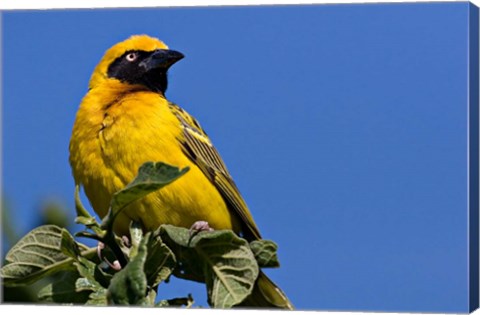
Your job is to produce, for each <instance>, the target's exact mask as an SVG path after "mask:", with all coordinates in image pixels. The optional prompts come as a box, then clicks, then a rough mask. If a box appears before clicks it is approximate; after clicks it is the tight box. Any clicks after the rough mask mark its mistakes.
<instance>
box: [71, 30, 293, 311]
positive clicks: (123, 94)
mask: <svg viewBox="0 0 480 315" xmlns="http://www.w3.org/2000/svg"><path fill="white" fill-rule="evenodd" d="M183 57H184V56H183V54H181V53H180V52H177V51H174V50H170V49H168V47H167V45H165V44H164V43H163V42H162V41H160V40H158V39H156V38H152V37H149V36H147V35H134V36H132V37H130V38H128V39H127V40H125V41H123V42H120V43H118V44H116V45H114V46H113V47H111V48H110V49H109V50H107V52H106V53H105V55H104V56H103V58H102V59H101V61H100V63H99V64H98V65H97V66H96V68H95V70H94V72H93V74H92V77H91V79H90V83H89V90H88V93H87V94H86V95H85V97H84V98H83V100H82V102H81V104H80V107H79V109H78V112H77V115H76V119H75V123H74V126H73V131H72V137H71V140H70V165H71V167H72V171H73V176H74V178H75V183H76V184H80V185H83V187H84V191H85V194H86V195H87V197H88V199H89V201H90V203H91V205H92V207H93V209H94V210H95V212H97V213H98V215H99V216H100V217H104V216H105V215H106V213H107V211H108V208H109V204H110V200H111V198H112V196H113V194H114V193H115V192H117V191H118V190H120V189H122V188H124V187H125V186H126V185H127V184H128V183H129V182H130V181H132V180H133V178H134V177H135V176H136V174H137V171H138V168H139V166H140V165H142V164H143V163H145V162H147V161H161V162H165V163H167V164H170V165H175V166H178V167H180V168H183V167H186V166H188V167H189V168H190V170H189V171H188V172H187V173H186V174H185V175H184V176H182V177H180V178H179V179H178V180H176V181H174V182H173V183H171V184H170V185H168V186H166V187H164V188H162V189H161V190H159V191H157V192H154V193H151V194H149V195H147V196H146V197H144V198H142V199H140V200H139V201H137V202H135V203H133V204H132V205H130V206H129V207H127V208H126V209H125V210H124V211H123V212H122V213H121V214H120V215H119V216H118V218H117V219H116V221H115V225H114V230H115V232H116V233H118V234H119V235H127V234H128V227H129V224H130V222H131V221H132V220H136V221H140V222H141V223H142V224H143V226H144V228H145V229H146V230H155V229H156V228H158V227H159V226H160V225H161V224H172V225H176V226H182V227H186V228H189V227H191V226H192V225H193V224H194V223H196V222H199V221H206V222H208V224H209V226H210V227H211V228H213V229H217V230H223V229H229V230H233V231H235V232H236V233H238V234H240V235H242V236H243V237H244V238H246V239H247V240H254V239H260V238H261V236H260V232H259V230H258V228H257V226H256V224H255V222H254V220H253V217H252V215H251V214H250V211H249V209H248V207H247V205H246V203H245V201H244V200H243V198H242V196H241V195H240V192H239V190H238V188H237V187H236V185H235V183H234V181H233V179H232V177H231V176H230V174H229V172H228V171H227V168H226V166H225V164H224V162H223V161H222V159H221V157H220V155H219V154H218V152H217V150H216V149H215V147H214V146H213V145H212V143H211V141H210V139H209V138H208V136H207V134H206V133H205V132H204V131H203V129H202V127H201V126H200V124H199V123H198V122H197V121H196V120H195V119H194V118H193V117H192V116H190V115H189V114H188V113H187V112H186V111H185V110H183V109H182V108H180V107H179V106H177V105H175V104H173V103H171V102H169V101H168V100H167V99H166V98H165V90H166V89H167V71H168V69H169V68H170V66H171V65H173V64H174V63H175V62H177V61H178V60H180V59H182V58H183ZM248 299H249V302H250V303H251V304H252V305H254V306H258V307H280V308H287V309H292V308H293V307H292V305H291V303H290V302H289V300H288V298H287V297H286V296H285V294H284V293H283V292H282V291H281V290H280V289H279V288H278V287H277V286H276V285H275V284H274V283H273V282H272V281H271V280H270V279H269V278H268V277H267V276H266V275H265V274H264V273H262V272H261V273H260V276H259V278H258V280H257V283H256V285H255V287H254V291H253V293H252V295H251V296H250V297H249V298H248Z"/></svg>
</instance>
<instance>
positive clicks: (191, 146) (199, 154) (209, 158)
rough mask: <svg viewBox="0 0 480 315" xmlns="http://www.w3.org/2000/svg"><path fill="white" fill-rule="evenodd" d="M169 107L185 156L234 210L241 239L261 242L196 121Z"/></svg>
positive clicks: (228, 178)
mask: <svg viewBox="0 0 480 315" xmlns="http://www.w3.org/2000/svg"><path fill="white" fill-rule="evenodd" d="M169 105H170V109H171V110H172V112H173V113H174V114H175V116H176V117H177V118H178V120H179V121H180V123H181V126H182V128H183V137H182V138H181V139H179V141H180V143H181V145H182V148H183V151H184V152H185V154H186V155H187V156H188V157H189V158H190V159H191V160H192V161H193V162H194V163H195V164H196V165H197V166H198V167H199V168H200V169H201V170H202V171H203V173H204V174H205V175H206V176H207V177H208V178H209V179H210V181H211V182H212V183H213V184H214V185H215V187H216V188H217V189H218V191H219V192H220V194H221V195H222V197H223V198H224V200H225V202H226V203H227V206H228V207H229V209H231V210H233V211H234V212H235V213H236V214H237V215H238V217H239V218H240V219H241V221H242V226H243V228H242V232H243V236H244V237H245V238H247V239H260V238H261V236H260V232H259V231H258V228H257V226H256V224H255V222H254V221H253V217H252V215H251V214H250V211H249V210H248V207H247V205H246V203H245V201H244V200H243V198H242V196H241V195H240V192H239V191H238V188H237V186H236V185H235V183H234V181H233V179H232V177H231V176H230V174H229V173H228V170H227V167H226V166H225V164H224V162H223V160H222V158H221V157H220V155H219V154H218V151H217V150H216V149H215V147H214V146H213V145H212V143H211V141H210V139H209V138H208V136H207V134H206V133H205V131H203V129H202V127H201V126H200V124H199V123H198V122H197V121H196V120H195V118H193V117H192V116H190V114H188V113H187V112H186V111H185V110H183V109H182V108H181V107H179V106H178V105H176V104H173V103H169Z"/></svg>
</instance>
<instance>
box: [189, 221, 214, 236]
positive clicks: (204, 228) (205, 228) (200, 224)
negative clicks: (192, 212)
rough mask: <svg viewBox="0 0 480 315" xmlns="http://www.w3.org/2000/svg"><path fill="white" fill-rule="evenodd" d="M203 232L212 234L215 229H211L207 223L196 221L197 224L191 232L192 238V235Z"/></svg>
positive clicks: (192, 227) (194, 224) (193, 225)
mask: <svg viewBox="0 0 480 315" xmlns="http://www.w3.org/2000/svg"><path fill="white" fill-rule="evenodd" d="M202 231H208V232H211V231H213V229H212V228H211V227H210V225H208V222H207V221H196V222H195V223H193V224H192V226H191V227H190V230H189V232H190V236H192V234H194V233H195V234H196V233H198V232H202Z"/></svg>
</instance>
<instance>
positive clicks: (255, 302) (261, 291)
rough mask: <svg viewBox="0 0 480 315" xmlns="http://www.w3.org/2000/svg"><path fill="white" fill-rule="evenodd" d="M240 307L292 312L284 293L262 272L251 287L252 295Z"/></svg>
mask: <svg viewBox="0 0 480 315" xmlns="http://www.w3.org/2000/svg"><path fill="white" fill-rule="evenodd" d="M239 306H240V307H242V306H243V307H247V306H248V307H253V308H263V307H266V308H283V309H289V310H293V305H292V303H290V301H289V300H288V298H287V296H286V295H285V293H283V291H282V290H280V288H279V287H277V285H276V284H275V283H273V281H272V280H270V278H268V277H267V275H266V274H264V273H263V272H262V271H260V274H259V276H258V279H257V281H256V283H255V286H254V287H253V291H252V294H250V296H248V297H247V298H246V299H245V301H244V302H242V304H240V305H239Z"/></svg>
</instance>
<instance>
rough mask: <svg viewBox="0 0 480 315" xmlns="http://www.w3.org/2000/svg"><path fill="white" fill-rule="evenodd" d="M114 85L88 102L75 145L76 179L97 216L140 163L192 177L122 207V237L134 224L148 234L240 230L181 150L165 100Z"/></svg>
mask: <svg viewBox="0 0 480 315" xmlns="http://www.w3.org/2000/svg"><path fill="white" fill-rule="evenodd" d="M115 84H116V85H114V84H113V85H111V86H104V87H103V88H102V89H92V90H90V91H89V93H88V94H87V95H86V96H85V98H84V100H83V101H82V104H81V105H80V108H79V110H78V113H77V117H76V120H75V124H74V127H73V132H72V138H71V142H70V163H71V165H72V169H73V175H74V178H75V181H76V183H77V184H81V185H83V187H84V190H85V193H86V195H87V197H88V199H89V200H90V203H91V205H92V207H93V208H94V210H95V212H97V213H98V214H99V216H101V217H103V216H104V215H105V214H106V213H107V211H108V207H109V202H110V199H111V197H112V195H113V194H114V193H115V192H116V191H118V190H120V189H122V188H123V187H124V186H126V185H127V184H128V183H129V182H130V181H131V180H132V179H133V178H134V177H135V176H136V174H137V170H138V168H139V167H140V165H142V164H143V163H145V162H147V161H155V162H157V161H161V162H165V163H167V164H171V165H174V166H177V167H180V168H183V167H186V166H189V167H190V171H189V172H187V173H186V174H185V175H184V176H182V177H181V178H180V179H178V180H177V181H175V182H173V183H172V184H170V185H168V186H166V187H164V188H163V189H161V190H159V191H158V192H154V193H152V194H150V195H148V196H146V197H145V198H143V199H141V200H139V201H138V202H136V203H133V204H132V205H130V206H129V207H128V208H127V209H125V211H124V212H123V213H122V214H121V215H120V216H119V217H118V219H117V221H116V222H115V231H116V232H117V233H119V234H121V235H123V234H127V233H128V226H129V223H130V220H132V219H134V220H139V221H141V222H142V223H143V225H144V227H145V228H146V229H148V230H152V229H155V228H157V227H158V226H159V225H160V224H164V223H165V224H173V225H177V226H183V227H190V226H191V225H192V224H193V223H194V222H195V221H200V220H204V221H208V223H209V224H210V226H211V227H213V228H214V229H233V230H235V231H238V228H239V226H238V223H237V220H236V219H235V218H234V217H233V216H232V215H231V214H230V212H229V210H228V208H227V206H226V204H225V202H224V200H223V198H222V197H221V195H220V194H219V192H218V191H217V189H216V188H215V186H214V185H213V184H212V183H211V182H210V181H209V179H208V178H207V177H206V176H205V175H204V174H203V172H202V171H201V170H200V169H199V168H198V167H197V166H196V165H195V164H194V163H193V162H192V161H191V160H190V159H189V158H188V157H186V156H185V155H184V153H183V152H182V149H181V147H180V143H179V139H182V136H183V131H182V129H181V126H180V123H179V121H178V119H177V117H176V116H175V115H174V114H173V113H172V112H171V111H170V108H169V106H168V102H167V101H166V100H165V98H163V97H162V96H161V95H160V94H157V93H153V92H149V91H135V90H130V91H128V92H127V93H125V86H117V85H119V84H120V83H115ZM120 91H122V92H120Z"/></svg>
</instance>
